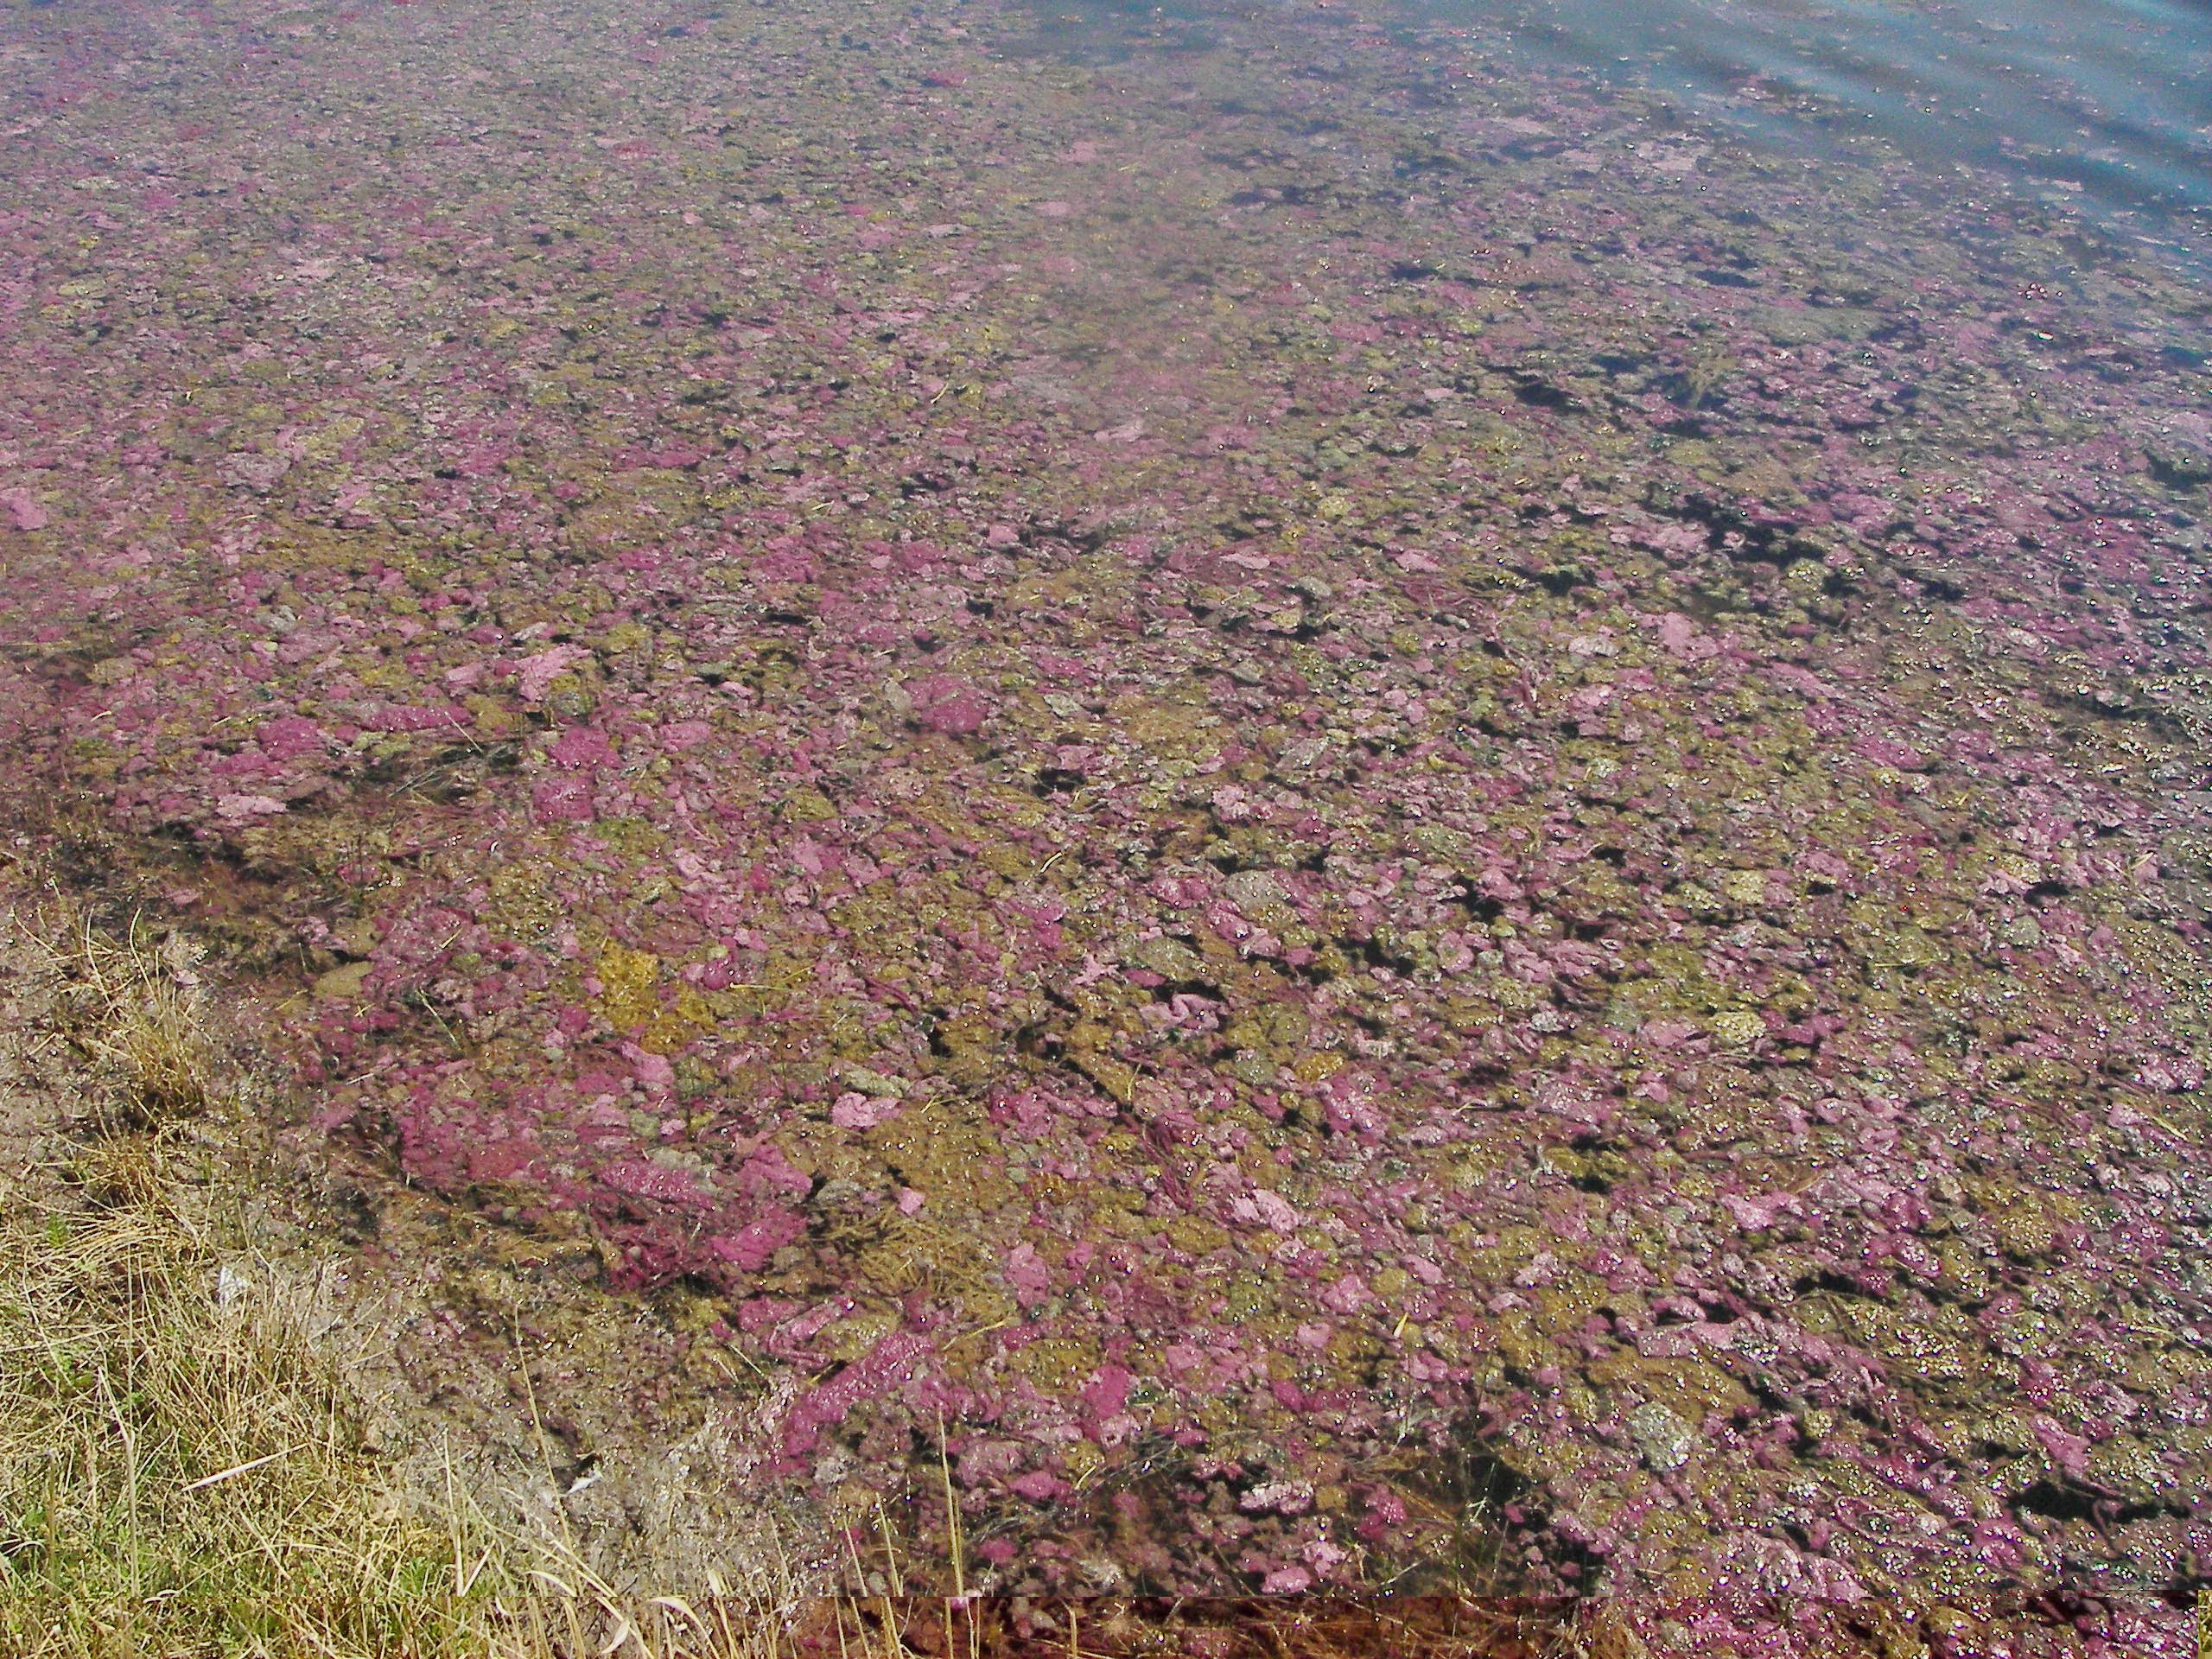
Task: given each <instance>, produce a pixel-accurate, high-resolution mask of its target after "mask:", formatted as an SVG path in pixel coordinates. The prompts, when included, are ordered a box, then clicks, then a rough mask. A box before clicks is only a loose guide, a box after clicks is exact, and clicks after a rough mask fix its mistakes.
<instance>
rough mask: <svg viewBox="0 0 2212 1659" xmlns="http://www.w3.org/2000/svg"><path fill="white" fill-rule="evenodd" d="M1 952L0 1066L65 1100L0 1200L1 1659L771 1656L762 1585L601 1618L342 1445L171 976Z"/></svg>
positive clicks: (142, 964) (75, 955)
mask: <svg viewBox="0 0 2212 1659" xmlns="http://www.w3.org/2000/svg"><path fill="white" fill-rule="evenodd" d="M57 940H60V941H62V942H61V943H56V941H57ZM34 941H36V942H41V943H39V944H38V947H37V948H36V949H35V950H34V949H32V948H30V946H31V944H32V943H33V942H34ZM5 945H6V949H5V955H6V956H7V957H8V958H9V959H10V962H11V963H12V964H13V965H14V966H16V968H17V969H18V971H19V973H21V974H22V976H23V978H22V980H21V981H19V983H20V985H21V988H22V1001H21V1004H20V1006H19V1007H17V1008H16V1010H15V1015H16V1030H15V1031H14V1033H12V1034H13V1037H14V1039H15V1041H16V1045H17V1046H18V1047H19V1048H20V1047H24V1046H32V1047H35V1046H39V1045H40V1044H41V1041H42V1044H43V1047H44V1049H45V1051H46V1052H45V1054H44V1055H43V1056H42V1057H41V1060H40V1062H39V1063H38V1064H37V1065H36V1066H35V1068H34V1070H35V1072H36V1073H37V1074H38V1077H39V1080H40V1081H41V1082H42V1083H44V1084H47V1085H48V1086H49V1087H52V1086H54V1085H55V1084H60V1085H61V1086H63V1087H66V1088H67V1089H68V1090H70V1093H71V1096H72V1098H71V1099H69V1100H68V1101H67V1102H64V1103H60V1104H59V1105H56V1104H54V1103H48V1104H47V1105H46V1106H45V1107H44V1108H43V1109H45V1110H46V1111H48V1113H49V1114H52V1113H54V1112H55V1111H57V1110H62V1111H66V1112H67V1114H68V1116H72V1117H73V1119H74V1120H75V1121H76V1127H77V1129H78V1131H79V1134H78V1137H77V1139H76V1140H75V1141H72V1142H70V1143H69V1144H68V1145H67V1147H66V1149H65V1150H64V1151H63V1153H62V1154H61V1155H60V1157H59V1158H58V1159H55V1160H48V1162H46V1163H45V1164H44V1165H43V1166H35V1167H33V1168H31V1169H29V1170H27V1171H22V1172H16V1171H12V1170H11V1171H8V1172H5V1173H3V1174H0V1652H5V1653H8V1654H10V1655H11V1656H22V1659H49V1656H50V1659H124V1656H131V1659H138V1656H180V1659H181V1656H195V1659H196V1656H200V1655H209V1656H213V1655H223V1656H232V1655H237V1656H248V1655H251V1656H270V1659H277V1656H293V1655H299V1656H327V1659H354V1656H359V1659H372V1656H373V1659H382V1656H399V1659H414V1656H421V1659H443V1656H456V1659H458V1656H464V1655H466V1656H471V1659H474V1656H486V1659H491V1656H501V1659H506V1656H512V1659H551V1656H556V1655H558V1656H563V1659H568V1656H582V1655H584V1654H594V1655H597V1654H606V1655H609V1656H613V1655H618V1654H619V1655H637V1656H652V1659H773V1656H775V1655H777V1654H779V1653H780V1652H784V1651H788V1650H789V1648H788V1643H786V1642H785V1637H784V1631H785V1628H786V1620H785V1617H782V1616H779V1615H784V1614H788V1612H789V1611H791V1608H792V1607H793V1606H795V1605H797V1601H798V1595H797V1592H798V1585H797V1584H796V1582H795V1581H794V1579H795V1575H793V1574H791V1573H788V1572H779V1568H778V1566H777V1564H775V1563H769V1564H768V1565H767V1566H766V1567H764V1568H763V1570H762V1572H761V1573H760V1575H759V1580H760V1581H756V1582H754V1583H752V1584H748V1585H747V1586H741V1588H742V1589H743V1590H744V1591H746V1592H747V1594H744V1595H738V1594H734V1593H733V1594H728V1595H724V1596H717V1597H713V1598H711V1599H709V1598H703V1597H702V1598H699V1599H698V1601H699V1602H700V1603H701V1604H703V1605H695V1604H694V1603H693V1602H690V1601H685V1600H683V1599H680V1598H676V1597H664V1598H653V1597H650V1596H645V1597H640V1596H634V1595H624V1594H621V1593H619V1592H617V1591H616V1590H615V1589H614V1588H613V1586H609V1585H608V1584H607V1583H606V1582H605V1581H604V1580H602V1579H601V1578H600V1577H599V1576H598V1575H597V1574H596V1573H594V1571H593V1569H592V1567H590V1565H589V1564H588V1561H587V1560H586V1559H585V1554H584V1552H583V1551H582V1548H580V1547H579V1546H578V1543H577V1541H576V1540H575V1538H574V1537H573V1536H572V1535H569V1534H568V1533H567V1532H566V1529H564V1528H563V1527H562V1526H559V1525H557V1524H555V1523H552V1522H540V1523H538V1524H536V1525H531V1523H530V1522H529V1521H528V1519H527V1518H526V1516H525V1517H524V1518H523V1519H520V1520H518V1518H517V1516H516V1515H515V1514H511V1513H507V1512H505V1511H502V1515H501V1518H500V1519H499V1520H497V1521H495V1520H494V1519H493V1518H492V1517H491V1516H489V1515H487V1513H486V1506H485V1503H483V1502H482V1501H480V1497H479V1496H478V1494H477V1493H476V1491H474V1490H473V1489H472V1487H471V1485H470V1484H469V1483H467V1482H466V1481H464V1480H461V1479H460V1478H456V1476H455V1475H454V1469H453V1465H452V1463H451V1461H450V1460H448V1461H447V1462H445V1464H444V1465H443V1467H442V1478H438V1479H435V1480H432V1481H429V1482H424V1481H422V1480H421V1479H420V1478H419V1474H420V1470H421V1465H422V1463H423V1459H421V1458H419V1457H418V1458H416V1459H412V1460H411V1463H412V1466H413V1468H414V1470H415V1471H416V1475H417V1476H418V1478H417V1479H416V1480H415V1481H414V1482H413V1489H412V1490H410V1485H409V1484H407V1483H404V1482H403V1481H402V1480H401V1479H400V1478H398V1475H397V1462H396V1460H395V1459H391V1457H389V1456H388V1455H386V1454H385V1452H383V1451H382V1450H381V1449H380V1448H378V1447H376V1446H372V1444H371V1442H370V1440H369V1438H368V1436H367V1434H366V1433H365V1430H364V1427H363V1424H364V1422H365V1421H366V1417H367V1414H366V1412H365V1409H364V1402H362V1401H361V1400H360V1399H359V1397H357V1396H356V1395H355V1394H354V1393H353V1390H352V1389H351V1388H350V1387H349V1385H348V1382H347V1378H346V1374H345V1372H344V1371H343V1370H342V1368H341V1366H340V1363H338V1359H337V1357H338V1356H340V1355H341V1354H343V1353H345V1352H346V1351H347V1350H348V1348H349V1346H350V1345H351V1344H353V1343H354V1342H356V1341H357V1340H359V1333H356V1332H349V1331H348V1330H347V1329H346V1326H345V1325H344V1323H343V1315H342V1313H341V1311H340V1308H339V1307H338V1306H337V1305H336V1303H335V1301H334V1299H333V1297H332V1296H331V1295H330V1294H328V1287H327V1284H326V1283H325V1281H323V1280H322V1278H321V1276H320V1275H318V1274H314V1273H311V1272H303V1271H302V1270H301V1269H300V1268H296V1267H291V1266H287V1265H281V1264H279V1263H277V1262H271V1261H269V1260H266V1259H262V1258H258V1257H257V1256H256V1255H254V1253H253V1252H252V1250H251V1249H250V1247H249V1240H248V1230H247V1229H246V1227H245V1224H244V1222H243V1219H242V1213H243V1212H242V1207H241V1201H242V1200H243V1198H245V1196H246V1192H247V1189H248V1188H249V1187H250V1185H251V1168H252V1166H253V1163H254V1161H255V1160H253V1159H251V1157H250V1156H249V1155H247V1154H249V1152H250V1150H251V1146H252V1144H253V1142H254V1139H255V1136H254V1134H253V1131H252V1128H251V1124H250V1123H248V1122H245V1121H244V1120H245V1117H246V1116H248V1115H247V1114H245V1113H244V1112H243V1111H242V1110H240V1109H239V1108H238V1103H237V1101H236V1099H235V1098H234V1097H233V1096H231V1095H227V1094H226V1090H225V1087H224V1083H225V1079H226V1068H225V1066H224V1065H223V1063H222V1059H221V1057H220V1055H219V1052H218V1050H217V1048H216V1046H215V1045H214V1044H213V1041H212V1039H211V1038H210V1035H209V1031H210V1023H211V1022H210V1019H209V1010H208V1006H207V991H206V988H204V987H203V986H201V985H200V982H199V980H198V976H197V974H196V973H195V971H194V969H195V963H194V962H193V960H192V959H191V957H190V956H189V954H188V951H187V950H186V949H185V948H184V947H183V946H182V944H181V943H179V942H176V941H175V938H174V936H172V939H171V941H169V942H165V943H162V944H158V945H157V944H154V943H152V942H151V941H149V940H148V939H146V938H143V937H132V938H123V939H120V940H118V939H116V938H110V937H107V936H104V935H102V934H101V933H99V932H98V931H95V930H93V929H92V928H91V927H90V926H89V925H86V924H85V923H84V922H83V921H82V920H81V919H74V920H73V921H72V923H71V924H70V925H68V926H67V927H62V926H60V925H57V923H56V919H55V917H54V912H52V911H51V910H48V912H46V913H45V914H44V915H43V916H42V917H41V918H37V920H35V921H27V918H26V917H25V916H24V914H23V913H22V912H20V911H19V912H17V913H16V915H15V916H14V917H12V918H10V925H9V937H8V938H7V939H6V941H5ZM31 1104H32V1105H35V1103H31ZM8 1109H11V1110H15V1111H16V1112H17V1113H18V1114H21V1113H22V1111H24V1110H25V1109H29V1107H27V1103H26V1100H25V1099H24V1098H20V1097H19V1098H17V1099H16V1100H14V1101H13V1102H12V1103H10V1106H9V1108H8ZM778 1580H781V1581H780V1582H779V1581H778ZM709 1583H710V1586H711V1587H712V1588H715V1589H719V1590H727V1589H729V1588H730V1586H728V1585H727V1584H726V1583H725V1582H723V1581H721V1580H719V1579H713V1578H710V1580H709Z"/></svg>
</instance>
